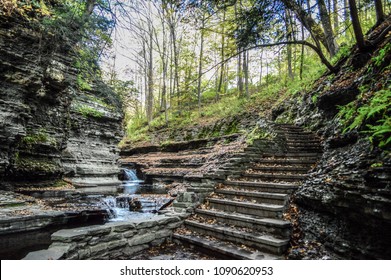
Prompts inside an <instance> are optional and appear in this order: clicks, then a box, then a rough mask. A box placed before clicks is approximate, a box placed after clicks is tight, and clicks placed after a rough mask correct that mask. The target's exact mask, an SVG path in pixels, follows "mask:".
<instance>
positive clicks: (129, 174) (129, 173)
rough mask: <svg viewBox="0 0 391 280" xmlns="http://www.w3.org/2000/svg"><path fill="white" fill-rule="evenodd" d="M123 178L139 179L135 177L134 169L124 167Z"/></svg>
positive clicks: (128, 179) (129, 179)
mask: <svg viewBox="0 0 391 280" xmlns="http://www.w3.org/2000/svg"><path fill="white" fill-rule="evenodd" d="M124 174H125V179H126V180H127V181H140V180H139V179H138V178H137V174H136V170H133V169H124Z"/></svg>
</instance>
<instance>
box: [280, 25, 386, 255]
mask: <svg viewBox="0 0 391 280" xmlns="http://www.w3.org/2000/svg"><path fill="white" fill-rule="evenodd" d="M390 23H391V19H390V18H388V20H387V21H386V22H384V23H383V24H382V25H381V26H379V27H378V28H377V29H376V30H374V32H372V33H371V34H369V36H368V39H369V40H373V39H376V38H377V37H378V36H379V35H380V34H382V32H383V30H385V28H388V27H387V26H389V24H390ZM387 44H390V37H387V38H386V39H385V40H384V41H383V42H381V43H380V44H379V45H378V46H377V48H373V49H372V50H371V51H369V52H368V53H360V52H358V51H357V50H355V49H353V53H352V54H351V55H349V56H348V57H346V58H345V59H343V60H342V61H340V67H341V69H340V71H339V72H338V73H337V74H330V73H329V74H328V75H324V76H323V77H322V78H321V79H319V80H318V81H317V82H316V83H315V85H314V86H313V91H311V92H308V93H306V94H304V95H302V96H301V98H292V99H291V100H290V101H287V102H285V103H284V104H282V105H281V106H280V107H278V108H276V109H275V110H274V112H273V119H275V120H277V121H279V120H282V121H284V122H285V121H288V122H294V123H296V124H297V125H300V126H304V127H307V128H308V129H310V130H313V131H316V132H317V133H318V135H319V136H320V137H321V139H322V142H323V150H324V153H323V156H322V158H321V160H320V162H319V163H318V165H317V166H316V167H315V168H314V169H313V170H312V173H311V175H310V177H309V178H308V180H307V181H306V182H305V183H304V184H303V185H302V186H301V187H300V189H299V190H298V191H297V192H296V194H295V198H294V202H295V203H296V204H297V206H298V210H299V214H298V222H299V225H300V229H299V230H300V237H299V238H298V239H299V240H294V241H293V244H295V246H293V249H292V250H291V254H290V257H291V258H298V259H302V258H303V257H308V258H319V257H322V256H319V255H316V253H315V252H316V250H311V249H308V248H310V247H312V248H314V247H319V246H320V247H323V249H325V251H324V256H325V257H326V258H327V257H332V258H333V257H336V258H345V259H366V258H370V259H372V258H375V259H376V258H380V259H389V258H390V257H391V250H390V248H391V246H390V245H391V235H390V231H391V192H390V190H391V157H390V151H389V148H388V149H387V147H385V148H383V149H381V148H379V147H377V146H376V141H374V143H371V142H370V141H369V138H368V134H366V133H365V132H363V130H365V128H364V127H361V128H360V130H359V129H353V130H351V131H350V132H344V124H343V121H342V120H341V118H340V116H338V115H337V113H338V111H339V106H342V105H346V104H348V103H349V102H358V103H360V104H365V102H367V103H368V101H367V100H370V98H371V96H373V95H375V96H376V94H379V92H380V91H381V90H383V92H382V93H384V92H385V91H387V90H388V91H389V89H390V80H389V75H390V67H389V65H390V62H391V54H390V53H386V54H385V56H384V58H383V60H382V63H381V64H376V63H375V62H374V61H375V60H374V59H373V58H374V57H377V56H379V50H381V49H384V48H385V46H386V45H387ZM363 96H364V99H360V98H362V97H363ZM365 96H366V97H365ZM365 98H368V99H367V100H366V99H365ZM389 104H390V99H389V98H388V105H387V102H385V103H384V104H383V105H385V106H386V108H387V106H389ZM388 108H389V107H388ZM385 110H389V109H385ZM383 111H384V109H383ZM357 113H359V111H358V110H356V111H353V114H357ZM386 114H387V111H386ZM374 123H376V120H373V121H372V124H374ZM363 126H364V125H363ZM367 130H368V129H367ZM297 237H298V236H296V238H297ZM303 248H307V249H308V250H301V249H303ZM311 251H312V252H314V255H312V256H311V253H310V254H309V255H307V256H306V255H303V254H302V253H301V252H311Z"/></svg>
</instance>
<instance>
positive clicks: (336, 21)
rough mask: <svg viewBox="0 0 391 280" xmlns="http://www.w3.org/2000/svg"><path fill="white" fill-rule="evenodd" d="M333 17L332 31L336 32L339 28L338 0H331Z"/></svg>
mask: <svg viewBox="0 0 391 280" xmlns="http://www.w3.org/2000/svg"><path fill="white" fill-rule="evenodd" d="M330 1H331V0H330ZM333 17H334V33H335V34H338V30H339V18H338V0H333Z"/></svg>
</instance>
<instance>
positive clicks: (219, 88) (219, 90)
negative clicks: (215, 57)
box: [216, 9, 226, 100]
mask: <svg viewBox="0 0 391 280" xmlns="http://www.w3.org/2000/svg"><path fill="white" fill-rule="evenodd" d="M223 13H224V14H223V24H222V28H221V61H224V59H225V34H224V32H225V17H226V12H225V9H224V12H223ZM224 69H225V63H224V62H223V63H222V64H221V68H220V77H219V83H218V87H217V91H216V100H219V99H220V94H221V93H222V86H223V79H224Z"/></svg>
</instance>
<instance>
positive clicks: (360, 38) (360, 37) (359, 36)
mask: <svg viewBox="0 0 391 280" xmlns="http://www.w3.org/2000/svg"><path fill="white" fill-rule="evenodd" d="M348 2H349V8H350V17H351V20H352V25H353V31H354V36H355V38H356V42H357V47H358V49H359V50H360V51H365V50H366V48H367V44H366V42H365V39H364V34H363V32H362V28H361V24H360V18H359V16H358V10H357V4H356V0H348Z"/></svg>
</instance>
